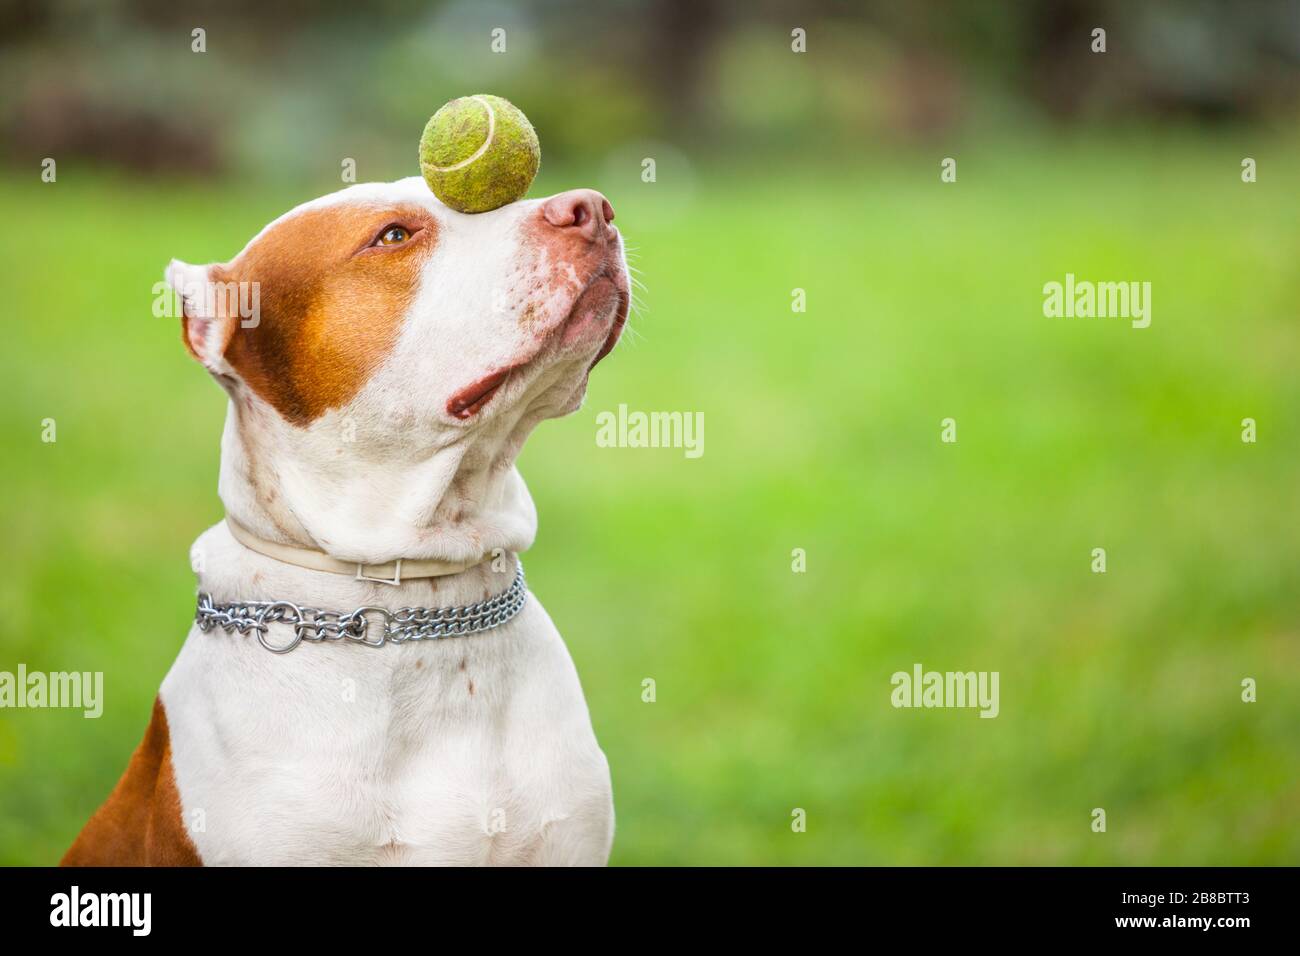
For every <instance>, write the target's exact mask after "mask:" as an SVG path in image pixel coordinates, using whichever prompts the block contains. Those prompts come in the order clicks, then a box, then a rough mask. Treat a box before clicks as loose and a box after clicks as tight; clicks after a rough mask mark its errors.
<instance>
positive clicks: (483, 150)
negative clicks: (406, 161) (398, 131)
mask: <svg viewBox="0 0 1300 956" xmlns="http://www.w3.org/2000/svg"><path fill="white" fill-rule="evenodd" d="M541 161H542V150H541V146H539V145H538V143H537V132H536V130H534V129H533V124H532V123H530V122H528V117H527V116H525V115H524V114H523V111H522V110H520V109H519V108H518V107H516V106H515V105H514V104H513V103H511V102H510V101H509V100H504V99H502V98H501V97H499V96H489V95H487V94H479V95H476V96H462V97H460V98H459V99H455V100H452V101H451V102H450V103H448V104H446V105H445V106H444V107H443V108H442V109H440V110H438V112H436V113H434V114H433V118H432V119H431V120H429V125H427V126H426V127H425V128H424V135H423V136H421V137H420V172H422V173H423V174H424V181H425V182H427V183H428V184H429V188H430V189H432V190H433V194H434V195H435V196H437V197H438V198H439V199H441V200H442V201H443V202H444V203H445V204H446V205H448V206H450V207H451V208H452V209H455V210H457V211H459V212H487V211H488V210H489V209H498V208H500V207H501V206H504V205H505V204H506V203H512V202H514V201H515V200H516V199H522V198H523V196H524V194H525V193H526V192H528V187H529V186H531V185H532V184H533V177H534V176H536V175H537V167H538V166H539V165H541Z"/></svg>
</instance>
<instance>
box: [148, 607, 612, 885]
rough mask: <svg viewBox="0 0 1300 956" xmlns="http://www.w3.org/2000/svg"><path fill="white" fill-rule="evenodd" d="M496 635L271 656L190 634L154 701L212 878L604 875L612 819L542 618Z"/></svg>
mask: <svg viewBox="0 0 1300 956" xmlns="http://www.w3.org/2000/svg"><path fill="white" fill-rule="evenodd" d="M532 610H535V612H536V613H532V614H530V613H528V612H525V614H522V615H521V616H520V617H521V620H520V622H519V626H518V627H515V626H514V625H512V626H511V630H510V632H509V633H506V634H493V635H490V636H489V635H484V636H479V637H471V638H464V639H457V640H451V641H442V642H435V643H432V644H430V645H426V646H415V645H408V646H401V647H392V646H390V647H385V648H381V649H371V648H365V647H359V646H308V647H302V648H299V649H297V650H295V651H294V652H292V653H290V654H288V655H284V656H275V655H270V654H268V653H267V652H265V651H263V650H262V649H261V648H260V647H257V646H256V644H255V642H252V641H249V640H247V639H243V638H239V637H237V636H226V635H221V636H217V635H213V634H202V633H199V632H193V633H192V634H191V636H190V639H189V640H188V641H187V643H186V647H185V648H184V650H183V651H182V653H181V656H180V658H178V660H177V662H176V665H175V666H174V668H173V670H172V672H171V673H170V674H169V675H168V678H167V680H166V681H165V682H164V685H163V699H164V705H165V707H166V708H167V711H168V719H169V722H170V724H171V729H172V745H173V750H174V754H173V761H174V763H175V769H176V777H177V784H178V789H179V791H180V794H181V802H182V809H183V811H184V813H185V814H186V817H187V821H186V822H187V825H188V826H189V827H190V830H191V832H192V834H193V837H194V841H195V844H196V846H197V847H198V849H199V852H200V855H201V856H202V858H203V860H204V862H207V863H258V864H262V863H265V864H286V863H287V864H316V865H319V864H351V865H365V864H411V865H414V864H430V863H443V864H483V863H543V862H546V863H563V862H568V863H603V862H604V861H605V858H606V856H607V854H608V848H609V838H610V830H611V827H612V807H611V801H610V796H609V776H608V767H607V765H606V763H605V759H604V756H603V754H601V752H600V750H599V747H598V746H597V745H596V741H595V737H594V734H593V733H592V731H591V727H590V721H589V718H588V716H587V711H586V705H585V702H584V701H583V700H582V696H581V691H580V688H579V687H578V684H577V679H576V674H574V672H573V668H572V664H571V662H570V661H569V659H568V654H567V652H566V651H565V650H564V647H563V644H562V642H560V641H559V638H558V635H554V632H553V628H551V629H550V633H546V629H547V628H550V622H549V620H548V619H547V618H546V616H545V613H544V612H541V610H540V608H534V609H532Z"/></svg>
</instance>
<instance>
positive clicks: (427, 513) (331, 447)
mask: <svg viewBox="0 0 1300 956" xmlns="http://www.w3.org/2000/svg"><path fill="white" fill-rule="evenodd" d="M536 421H537V418H535V417H534V416H532V415H526V414H524V413H523V412H521V413H520V414H519V415H517V416H503V417H502V418H501V419H500V420H498V421H496V422H494V423H493V426H494V427H492V428H489V429H483V430H479V431H476V432H475V433H473V435H472V436H471V435H469V434H468V433H459V434H453V435H452V436H451V438H450V439H448V438H447V437H446V434H445V432H444V433H443V438H442V444H441V446H438V445H437V444H436V443H435V442H436V438H435V437H434V436H433V435H426V434H424V432H423V429H422V428H421V426H420V423H418V422H403V421H400V420H392V421H381V422H375V421H369V422H357V423H353V422H350V421H349V420H348V419H347V416H346V415H337V414H331V415H330V416H327V417H326V418H325V419H322V420H321V421H319V422H315V423H313V424H312V425H311V426H310V427H309V428H299V427H296V426H293V425H290V424H289V423H287V422H286V421H284V419H282V418H281V417H280V416H279V415H278V414H276V413H275V412H274V411H273V410H272V409H270V408H269V407H267V406H265V405H264V404H263V403H261V401H260V400H259V399H258V398H257V397H256V396H251V397H250V396H248V395H247V393H244V394H239V393H235V394H234V395H232V398H231V402H230V407H229V410H228V412H227V416H226V426H225V430H224V432H223V434H222V441H221V477H220V481H219V485H218V492H219V494H220V496H221V500H222V502H223V504H224V505H225V508H226V513H227V514H228V515H229V516H230V517H231V518H233V519H235V520H236V521H237V522H239V523H240V524H242V525H243V526H244V527H245V528H248V529H249V530H251V531H252V532H253V533H254V534H256V535H258V536H260V537H262V538H265V539H267V540H269V541H275V542H280V543H283V544H290V545H295V546H298V547H304V548H313V549H316V550H320V551H323V552H325V553H326V554H328V555H330V556H332V557H335V558H338V559H341V560H344V561H358V562H364V563H367V564H379V563H383V562H387V561H394V560H396V559H398V558H405V559H411V558H437V559H443V560H449V561H465V560H470V559H474V558H480V557H484V556H489V557H490V556H491V555H493V554H494V553H497V552H498V549H500V551H507V552H508V551H513V552H520V551H524V550H526V549H527V548H528V547H530V546H531V545H532V543H533V538H534V536H535V535H536V532H537V512H536V509H535V507H534V505H533V501H532V498H531V496H530V495H529V493H528V489H527V487H526V486H525V485H524V481H523V478H522V477H521V476H520V474H519V472H518V470H517V469H516V468H515V466H514V461H515V457H516V456H517V455H518V452H519V449H520V447H521V446H522V444H523V440H524V438H526V437H527V434H528V432H530V431H531V430H532V427H533V426H534V425H535V424H536Z"/></svg>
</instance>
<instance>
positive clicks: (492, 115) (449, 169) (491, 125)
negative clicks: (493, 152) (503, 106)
mask: <svg viewBox="0 0 1300 956" xmlns="http://www.w3.org/2000/svg"><path fill="white" fill-rule="evenodd" d="M470 99H472V100H476V101H478V102H479V103H481V104H483V108H484V109H485V110H487V114H488V131H487V138H485V139H484V140H483V145H482V146H480V147H479V148H478V149H476V150H475V151H474V152H473V154H471V155H470V156H468V157H467V158H465V159H462V160H461V161H460V162H459V163H453V164H452V165H450V166H435V165H433V163H429V168H430V169H432V170H433V171H434V172H438V173H454V172H455V171H456V170H458V169H464V168H465V167H466V166H468V165H469V164H470V163H473V162H476V161H477V160H479V159H481V158H482V156H483V154H484V153H486V152H487V151H488V150H489V149H491V148H492V139H493V137H495V136H496V130H497V113H496V110H494V109H493V108H492V104H491V103H489V102H488V101H487V100H485V99H484V98H483V97H481V96H471V97H470Z"/></svg>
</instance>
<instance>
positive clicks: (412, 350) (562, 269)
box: [167, 177, 629, 553]
mask: <svg viewBox="0 0 1300 956" xmlns="http://www.w3.org/2000/svg"><path fill="white" fill-rule="evenodd" d="M613 218H614V211H613V208H612V207H611V206H610V204H609V202H608V201H607V200H606V199H605V197H603V196H602V195H600V194H599V193H597V192H595V191H593V190H573V191H570V192H565V193H560V194H557V195H555V196H552V197H550V198H549V199H545V200H527V201H521V202H516V203H512V204H510V205H508V206H505V207H503V208H501V209H498V210H495V211H493V212H488V213H481V214H478V215H463V214H461V213H457V212H454V211H452V210H450V209H448V208H447V207H445V206H443V205H442V204H441V203H440V202H438V200H437V199H435V198H434V196H433V194H432V193H431V192H430V191H429V189H428V187H427V186H426V185H425V183H424V181H423V180H422V179H420V178H418V177H413V178H410V179H404V180H400V181H398V182H394V183H368V184H364V185H357V186H352V187H350V188H348V189H344V190H342V191H340V192H337V193H333V194H331V195H328V196H325V197H323V198H321V199H317V200H314V201H312V202H309V203H305V204H304V205H302V206H299V207H298V208H296V209H294V210H292V211H291V212H289V213H287V214H286V215H284V216H281V217H280V218H278V219H276V220H275V221H274V222H272V223H271V224H270V225H268V226H267V227H266V228H264V229H263V230H262V231H261V232H260V233H258V234H257V235H256V236H255V237H254V238H253V239H252V241H250V242H249V243H248V245H247V246H246V247H245V248H244V250H243V251H242V252H240V254H239V255H238V256H236V257H235V258H234V259H232V260H231V261H230V262H228V263H220V264H216V263H214V264H211V265H206V266H193V265H188V264H186V263H183V262H180V261H173V262H172V263H171V264H170V265H169V266H168V268H167V280H168V282H169V283H170V284H171V285H172V287H173V288H175V289H176V290H177V291H178V292H179V293H180V295H181V297H182V298H183V302H184V318H183V339H184V342H185V344H186V346H187V347H188V349H189V350H190V352H191V353H192V354H193V355H194V356H195V357H196V358H197V359H198V360H199V361H200V362H202V363H203V365H204V366H205V367H207V369H208V370H209V371H210V372H211V373H212V374H213V376H214V377H215V378H216V379H217V380H218V382H220V383H221V385H222V386H223V387H224V388H225V389H226V391H227V392H228V393H229V394H230V396H231V399H232V408H233V409H234V411H235V414H234V416H232V417H233V418H235V419H236V422H235V426H234V427H235V430H236V432H238V434H237V435H236V436H235V437H236V438H238V439H239V442H237V444H238V445H239V446H240V449H241V457H243V458H244V459H245V462H244V464H243V468H244V470H245V471H249V472H251V473H250V474H248V475H247V478H248V483H249V484H250V486H252V487H266V486H268V485H283V484H285V480H286V473H287V472H292V473H293V475H296V476H300V475H302V474H304V473H305V472H306V471H307V470H308V469H315V470H319V469H321V468H324V469H326V470H329V469H330V468H331V467H333V466H334V465H335V464H337V465H339V466H346V467H350V468H352V469H359V470H360V471H361V472H362V473H363V474H364V475H365V477H366V479H367V480H370V481H372V482H379V483H380V484H381V485H385V484H386V482H387V480H388V479H389V477H390V476H391V475H393V474H400V473H402V472H403V471H404V470H408V469H409V468H411V467H415V466H418V465H420V464H422V463H427V462H429V461H430V459H431V458H433V457H435V456H437V455H439V453H441V452H442V451H444V450H447V449H450V450H452V452H453V454H451V455H441V458H440V461H439V464H438V467H437V468H436V469H435V472H436V474H435V475H433V476H425V477H426V478H428V479H429V480H433V481H434V482H435V483H438V482H441V483H443V485H444V488H443V490H445V487H446V485H448V484H450V483H451V481H452V479H458V480H459V484H460V486H461V492H462V497H464V498H469V497H472V490H473V489H472V488H470V485H471V484H472V483H473V481H472V479H473V478H474V474H475V472H477V471H479V470H484V469H487V470H491V469H496V470H501V469H503V468H504V467H508V466H509V465H510V464H512V463H513V460H514V456H515V454H517V452H518V449H519V446H520V445H521V444H522V441H523V438H524V437H525V436H526V434H527V432H528V431H529V430H530V429H531V428H532V426H533V425H534V424H536V422H537V421H539V420H541V419H543V418H548V417H555V416H558V415H563V414H566V413H568V412H571V411H573V410H574V409H576V408H577V407H578V406H579V404H580V403H581V401H582V397H583V395H584V393H585V390H586V382H587V373H588V372H589V371H590V369H591V367H592V366H593V365H595V363H596V362H598V361H599V360H600V359H602V358H603V357H604V356H605V355H606V354H607V353H608V352H609V351H610V350H611V349H612V348H613V347H614V345H615V343H616V342H617V341H618V337H619V334H620V332H621V331H622V327H623V323H624V321H625V320H626V318H627V311H628V303H629V292H628V276H627V267H626V263H625V260H624V254H623V244H622V239H621V236H620V234H619V232H618V230H617V229H616V228H615V227H614V225H613V224H612V220H613ZM230 432H231V429H230V426H228V429H227V448H226V451H227V452H230V451H231V447H230V446H231V434H230ZM267 458H279V459H280V461H279V463H278V464H276V463H275V462H274V461H266V460H265V459H267ZM268 471H270V472H272V474H269V475H268V474H267V472H268ZM268 479H269V480H268ZM304 481H305V479H304ZM340 481H342V479H340ZM224 483H227V476H226V474H225V471H224V469H223V484H224ZM306 483H307V484H311V482H306ZM338 485H339V482H338V481H334V482H326V483H325V486H324V487H333V489H334V492H335V493H337V492H338V491H339V488H338ZM226 490H227V489H225V488H223V497H227V495H226ZM281 490H285V489H281ZM318 490H319V489H318ZM304 493H305V492H304ZM326 493H328V492H326ZM301 497H302V494H300V495H299V498H301ZM401 497H402V496H401V495H398V498H399V500H400V498H401ZM443 497H445V496H441V495H439V496H438V499H437V500H438V501H441V500H442V498H443ZM262 504H263V505H264V506H266V505H267V503H266V502H262ZM312 504H313V503H312V502H306V501H302V500H298V501H294V502H291V503H290V505H291V507H290V508H289V509H288V510H290V511H292V513H293V516H294V518H293V520H294V522H295V523H299V522H300V524H301V526H302V527H306V528H307V530H308V532H309V535H308V536H309V537H311V538H313V539H315V540H316V541H317V542H318V543H320V542H322V540H323V539H325V538H327V537H329V531H328V530H327V529H325V528H323V527H318V528H315V529H313V528H311V527H310V525H311V524H312V523H313V522H312V517H311V514H310V512H312V511H313V510H316V511H319V509H318V508H313V507H312ZM467 504H468V505H473V504H474V502H472V501H469V502H468V503H467V502H462V503H461V508H460V510H461V512H462V513H463V512H464V510H465V507H466V505H467ZM231 505H232V502H231V501H229V500H227V509H228V510H230V509H231ZM428 505H429V503H428V502H427V501H426V502H425V506H426V507H427V506H428ZM411 507H412V509H413V511H418V509H419V506H418V505H417V504H416V503H415V502H412V503H411ZM269 510H272V511H274V510H275V509H269ZM327 510H331V509H327ZM332 510H337V509H332ZM300 512H308V514H307V515H306V516H305V517H304V515H303V514H301V513H300ZM244 517H245V520H251V521H252V522H253V523H254V524H255V525H257V524H259V522H258V521H257V518H256V516H250V515H245V516H244ZM335 517H336V519H337V517H338V516H337V515H336V516H335ZM423 517H424V519H425V520H426V521H427V518H428V516H427V515H425V516H423ZM408 518H409V519H410V520H411V521H412V522H415V523H416V524H419V523H421V516H419V515H418V514H415V513H413V514H411V515H409V516H408ZM354 520H355V521H356V522H361V521H364V520H365V518H364V516H362V515H355V516H354ZM286 521H287V519H286ZM284 523H285V522H282V521H273V522H272V524H276V525H281V527H279V528H278V531H279V533H278V534H277V536H280V537H289V538H295V537H301V535H300V534H299V533H298V532H299V528H288V527H283V526H282V525H283V524H284ZM335 523H336V524H337V523H338V522H337V521H336V522H335ZM344 523H345V524H346V523H347V522H344ZM260 524H261V525H262V527H263V529H264V530H265V525H266V522H260ZM275 530H277V529H272V531H275ZM268 533H271V532H268ZM345 537H346V535H345ZM363 537H364V536H363ZM353 540H355V536H354V538H353ZM394 546H396V545H394ZM345 550H352V551H357V550H359V549H358V548H356V547H349V548H345ZM360 550H365V551H367V552H370V553H377V552H378V551H383V550H384V547H380V546H378V545H376V546H375V547H369V546H367V547H365V548H362V549H360Z"/></svg>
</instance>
